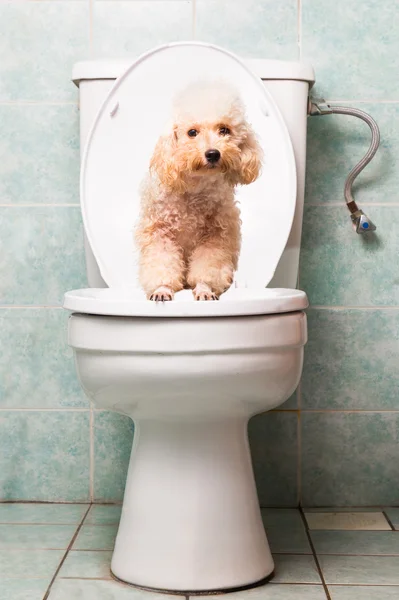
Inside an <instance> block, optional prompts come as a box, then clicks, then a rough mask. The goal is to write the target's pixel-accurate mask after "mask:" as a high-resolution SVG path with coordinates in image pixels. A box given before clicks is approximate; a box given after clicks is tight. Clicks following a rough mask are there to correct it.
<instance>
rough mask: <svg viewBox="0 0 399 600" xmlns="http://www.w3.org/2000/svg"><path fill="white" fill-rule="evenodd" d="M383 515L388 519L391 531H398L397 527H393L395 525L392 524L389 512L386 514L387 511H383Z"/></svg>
mask: <svg viewBox="0 0 399 600" xmlns="http://www.w3.org/2000/svg"><path fill="white" fill-rule="evenodd" d="M382 514H383V515H384V517H385V518H386V520H387V523H388V525H389V527H390V528H391V530H392V531H396V529H395V527H394V526H393V523H392V521H391V519H390V518H389V517H388V515H387V512H386V510H383V511H382Z"/></svg>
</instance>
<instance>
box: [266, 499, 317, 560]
mask: <svg viewBox="0 0 399 600" xmlns="http://www.w3.org/2000/svg"><path fill="white" fill-rule="evenodd" d="M262 518H263V523H264V525H265V529H266V535H267V538H268V540H269V544H270V548H271V551H272V552H275V553H284V554H285V553H287V554H311V553H312V551H311V548H310V545H309V542H308V538H307V535H306V531H305V527H304V525H303V521H302V518H301V515H300V513H299V511H298V510H296V509H278V508H276V509H275V508H265V509H262Z"/></svg>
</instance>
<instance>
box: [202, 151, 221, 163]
mask: <svg viewBox="0 0 399 600" xmlns="http://www.w3.org/2000/svg"><path fill="white" fill-rule="evenodd" d="M205 158H206V160H207V161H208V162H209V163H212V164H213V163H217V161H218V160H219V158H220V152H219V150H213V149H212V150H207V151H206V152H205Z"/></svg>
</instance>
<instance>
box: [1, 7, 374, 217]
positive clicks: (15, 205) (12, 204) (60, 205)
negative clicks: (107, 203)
mask: <svg viewBox="0 0 399 600" xmlns="http://www.w3.org/2000/svg"><path fill="white" fill-rule="evenodd" d="M38 1H39V2H42V0H38ZM363 204H364V202H363ZM50 206H51V207H52V208H54V207H56V208H66V207H68V208H70V207H71V206H72V207H74V208H75V207H77V206H78V207H79V208H80V204H78V203H77V202H69V203H68V202H65V203H57V204H54V203H53V204H45V203H43V202H42V203H40V204H37V203H36V204H29V203H27V204H22V203H16V202H9V203H1V204H0V208H49V207H50Z"/></svg>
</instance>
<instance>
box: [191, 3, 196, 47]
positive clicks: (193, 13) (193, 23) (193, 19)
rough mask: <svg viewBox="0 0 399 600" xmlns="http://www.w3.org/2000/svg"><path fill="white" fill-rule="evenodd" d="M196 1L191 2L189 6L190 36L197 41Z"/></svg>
mask: <svg viewBox="0 0 399 600" xmlns="http://www.w3.org/2000/svg"><path fill="white" fill-rule="evenodd" d="M196 21H197V0H192V5H191V35H192V36H193V40H195V39H197V22H196Z"/></svg>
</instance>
